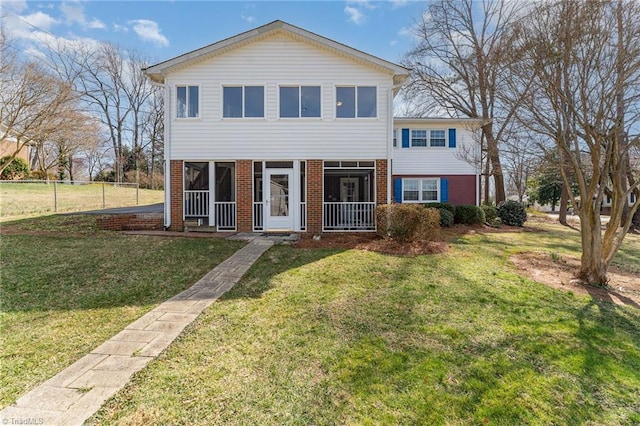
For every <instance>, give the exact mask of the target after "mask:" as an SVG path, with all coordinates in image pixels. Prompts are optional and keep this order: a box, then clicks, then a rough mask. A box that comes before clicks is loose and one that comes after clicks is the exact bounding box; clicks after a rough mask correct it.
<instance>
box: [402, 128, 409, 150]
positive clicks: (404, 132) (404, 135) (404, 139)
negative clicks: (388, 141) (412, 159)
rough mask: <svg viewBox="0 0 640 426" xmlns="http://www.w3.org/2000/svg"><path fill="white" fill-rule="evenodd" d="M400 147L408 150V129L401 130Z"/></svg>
mask: <svg viewBox="0 0 640 426" xmlns="http://www.w3.org/2000/svg"><path fill="white" fill-rule="evenodd" d="M402 147H403V148H409V129H402Z"/></svg>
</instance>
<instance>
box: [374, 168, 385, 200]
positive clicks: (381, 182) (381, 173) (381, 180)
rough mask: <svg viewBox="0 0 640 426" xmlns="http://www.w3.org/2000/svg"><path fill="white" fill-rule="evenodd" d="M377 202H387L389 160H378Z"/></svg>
mask: <svg viewBox="0 0 640 426" xmlns="http://www.w3.org/2000/svg"><path fill="white" fill-rule="evenodd" d="M376 204H378V205H380V204H387V160H376Z"/></svg>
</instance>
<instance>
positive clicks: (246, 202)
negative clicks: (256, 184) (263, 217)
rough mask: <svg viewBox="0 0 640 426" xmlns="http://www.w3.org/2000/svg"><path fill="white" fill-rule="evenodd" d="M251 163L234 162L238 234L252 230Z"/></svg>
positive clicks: (245, 161) (244, 161)
mask: <svg viewBox="0 0 640 426" xmlns="http://www.w3.org/2000/svg"><path fill="white" fill-rule="evenodd" d="M252 180H253V162H252V161H251V160H238V161H237V162H236V188H237V191H236V229H237V230H238V232H251V231H252V230H253V224H252V218H253V208H252V204H253V201H252V199H253V197H252V194H251V191H252V187H253V185H252V182H251V181H252Z"/></svg>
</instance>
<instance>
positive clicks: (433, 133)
mask: <svg viewBox="0 0 640 426" xmlns="http://www.w3.org/2000/svg"><path fill="white" fill-rule="evenodd" d="M446 143H447V140H446V137H445V132H444V130H430V131H429V146H446Z"/></svg>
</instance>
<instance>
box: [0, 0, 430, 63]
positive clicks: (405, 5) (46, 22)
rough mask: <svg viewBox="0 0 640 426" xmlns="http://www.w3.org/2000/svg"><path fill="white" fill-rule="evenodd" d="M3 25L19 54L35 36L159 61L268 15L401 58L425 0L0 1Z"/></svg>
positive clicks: (34, 47) (36, 43) (34, 53)
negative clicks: (114, 47)
mask: <svg viewBox="0 0 640 426" xmlns="http://www.w3.org/2000/svg"><path fill="white" fill-rule="evenodd" d="M0 8H1V11H0V16H1V18H2V26H3V27H4V28H5V30H7V31H8V32H9V35H10V37H12V38H13V39H14V40H16V41H17V45H18V46H19V48H20V49H21V51H22V53H24V54H25V55H29V56H31V57H32V59H33V58H36V59H37V58H38V55H39V52H41V50H42V44H41V43H42V40H47V39H48V40H51V39H52V38H56V39H65V40H83V41H86V42H87V43H90V42H92V41H95V40H98V41H109V42H112V43H115V44H118V45H120V46H122V47H124V48H126V49H134V50H136V51H138V52H141V53H142V54H143V55H144V56H145V57H147V58H148V60H149V61H150V62H151V63H158V62H161V61H164V60H167V59H171V58H173V57H175V56H178V55H181V54H183V53H186V52H189V51H192V50H194V49H198V48H200V47H204V46H206V45H209V44H211V43H214V42H217V41H220V40H223V39H225V38H228V37H231V36H234V35H236V34H239V33H242V32H244V31H247V30H250V29H252V28H255V27H259V26H261V25H265V24H268V23H269V22H272V21H275V20H278V19H279V20H282V21H285V22H288V23H290V24H292V25H295V26H298V27H301V28H304V29H305V30H308V31H311V32H314V33H316V34H319V35H322V36H324V37H327V38H330V39H332V40H335V41H337V42H340V43H343V44H346V45H349V46H351V47H353V48H356V49H359V50H362V51H364V52H366V53H369V54H372V55H375V56H378V57H380V58H383V59H386V60H389V61H392V62H400V61H401V60H402V57H403V55H404V54H405V53H406V52H407V51H408V50H409V49H410V48H411V47H412V45H413V43H414V40H415V39H414V36H413V31H412V28H413V26H414V25H415V23H416V21H417V20H418V19H420V16H421V15H422V13H423V12H424V10H425V8H426V2H424V1H423V2H417V1H409V0H386V1H371V0H359V1H182V0H173V1H107V0H102V1H78V0H69V1H27V0H0Z"/></svg>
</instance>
